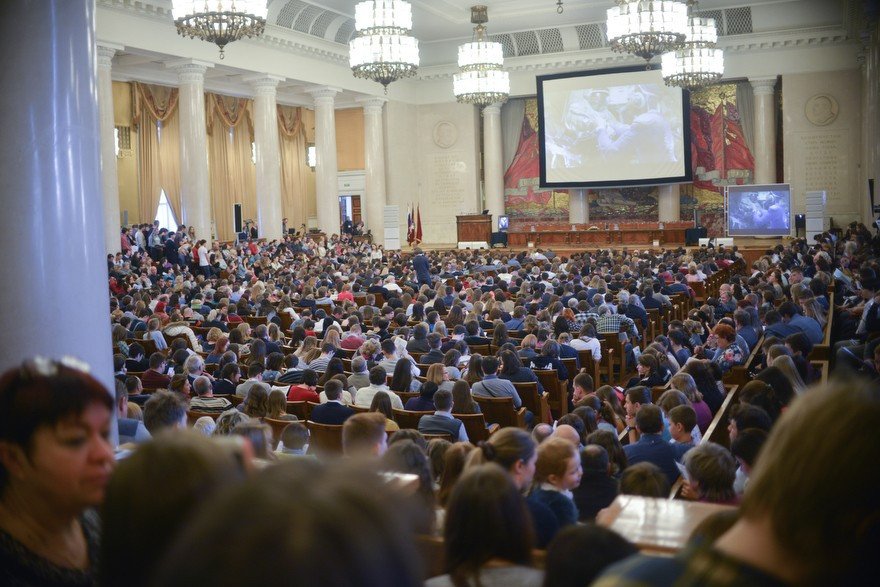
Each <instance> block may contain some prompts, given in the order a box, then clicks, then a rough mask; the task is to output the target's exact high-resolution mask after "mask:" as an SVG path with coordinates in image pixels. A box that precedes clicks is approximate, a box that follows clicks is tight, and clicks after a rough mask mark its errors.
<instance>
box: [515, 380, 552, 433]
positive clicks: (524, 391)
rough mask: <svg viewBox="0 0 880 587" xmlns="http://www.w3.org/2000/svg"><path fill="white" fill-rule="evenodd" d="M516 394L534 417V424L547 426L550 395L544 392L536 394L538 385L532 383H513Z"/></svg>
mask: <svg viewBox="0 0 880 587" xmlns="http://www.w3.org/2000/svg"><path fill="white" fill-rule="evenodd" d="M513 386H514V387H515V388H516V392H517V393H518V394H519V397H520V398H521V399H522V402H523V405H524V406H525V407H526V409H528V410H529V411H530V412H531V413H533V414H534V415H535V424H540V423H542V422H543V423H545V424H549V423H550V422H551V420H550V404H549V398H550V394H549V393H547V392H546V391H545V392H544V393H542V394H538V384H537V383H536V382H534V381H525V382H523V383H514V384H513Z"/></svg>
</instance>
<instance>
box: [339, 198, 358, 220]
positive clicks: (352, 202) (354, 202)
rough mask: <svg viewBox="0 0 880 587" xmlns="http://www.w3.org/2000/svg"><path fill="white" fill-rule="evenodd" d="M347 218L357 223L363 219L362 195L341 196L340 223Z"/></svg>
mask: <svg viewBox="0 0 880 587" xmlns="http://www.w3.org/2000/svg"><path fill="white" fill-rule="evenodd" d="M346 218H350V219H351V221H352V223H353V224H355V225H357V223H358V222H360V221H361V197H360V196H339V225H340V226H342V223H343V222H345V219H346Z"/></svg>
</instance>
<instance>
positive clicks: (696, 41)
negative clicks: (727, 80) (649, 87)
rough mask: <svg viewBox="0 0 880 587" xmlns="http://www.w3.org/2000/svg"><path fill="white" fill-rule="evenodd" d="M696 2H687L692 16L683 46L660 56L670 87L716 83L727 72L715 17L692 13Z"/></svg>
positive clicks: (692, 87) (692, 86)
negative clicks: (699, 15)
mask: <svg viewBox="0 0 880 587" xmlns="http://www.w3.org/2000/svg"><path fill="white" fill-rule="evenodd" d="M696 4H697V3H696V1H695V0H690V1H689V2H688V9H689V10H690V12H691V15H690V17H689V18H688V31H687V36H686V39H685V42H684V47H682V48H680V49H676V50H674V51H670V52H668V53H664V54H663V57H662V58H661V67H662V71H663V80H664V81H665V82H666V85H667V86H680V87H682V88H688V89H694V88H699V87H702V86H708V85H709V84H713V83H715V82H717V81H718V80H720V79H721V76H722V75H724V51H722V50H721V49H718V48H717V47H716V46H717V44H718V30H717V29H716V28H715V19H714V18H700V17H696V16H693V9H694V7H695V6H696Z"/></svg>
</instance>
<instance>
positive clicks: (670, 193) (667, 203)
mask: <svg viewBox="0 0 880 587" xmlns="http://www.w3.org/2000/svg"><path fill="white" fill-rule="evenodd" d="M658 189H659V191H660V198H659V200H658V201H657V209H658V212H659V220H660V222H678V221H679V220H680V219H681V217H680V216H681V186H680V185H679V184H677V183H675V184H671V185H661V186H659V188H658Z"/></svg>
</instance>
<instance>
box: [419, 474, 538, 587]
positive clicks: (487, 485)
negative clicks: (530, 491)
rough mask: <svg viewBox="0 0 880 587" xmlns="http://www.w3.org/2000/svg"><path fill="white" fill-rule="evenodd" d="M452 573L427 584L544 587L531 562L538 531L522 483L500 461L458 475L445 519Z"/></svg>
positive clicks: (443, 586)
mask: <svg viewBox="0 0 880 587" xmlns="http://www.w3.org/2000/svg"><path fill="white" fill-rule="evenodd" d="M443 533H444V545H445V548H446V557H445V559H446V570H447V574H445V575H440V576H439V577H433V578H431V579H428V580H427V581H426V582H425V587H453V586H457V585H483V586H485V587H500V586H503V585H508V586H510V585H516V586H517V587H541V585H542V584H543V580H544V573H543V572H542V571H540V570H538V569H535V568H533V567H532V566H531V563H532V547H533V532H532V529H531V520H530V519H529V513H528V509H527V508H526V505H525V503H524V500H523V498H522V496H521V495H520V493H519V488H518V487H517V486H516V485H515V484H514V482H513V481H512V480H511V478H510V476H509V475H508V474H507V473H505V471H504V470H503V469H502V468H501V467H500V466H498V465H495V464H491V463H489V464H484V465H477V466H473V467H471V468H469V469H468V470H466V471H465V473H464V475H462V476H461V478H460V479H459V480H458V483H456V485H455V488H454V489H453V490H452V495H451V496H450V498H449V505H448V506H447V508H446V522H445V524H444V531H443Z"/></svg>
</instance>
